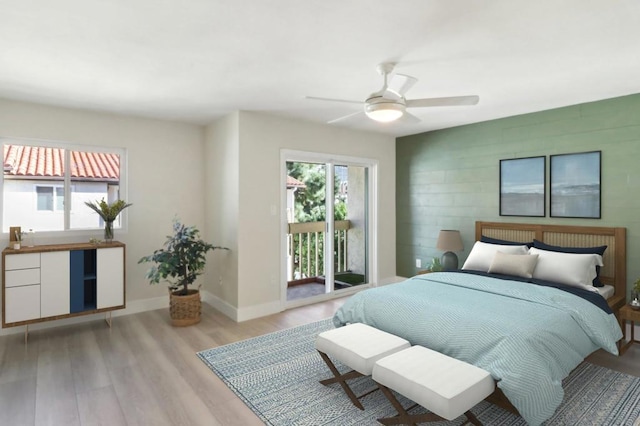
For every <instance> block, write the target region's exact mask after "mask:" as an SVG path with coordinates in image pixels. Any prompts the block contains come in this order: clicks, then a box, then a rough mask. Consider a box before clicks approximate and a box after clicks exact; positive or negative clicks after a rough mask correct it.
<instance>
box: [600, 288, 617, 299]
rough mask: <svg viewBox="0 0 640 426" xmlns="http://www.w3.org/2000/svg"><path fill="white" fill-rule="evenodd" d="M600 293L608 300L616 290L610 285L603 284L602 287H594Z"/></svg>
mask: <svg viewBox="0 0 640 426" xmlns="http://www.w3.org/2000/svg"><path fill="white" fill-rule="evenodd" d="M595 289H596V290H598V293H600V296H602V297H604V299H605V300H609V298H610V297H611V296H613V294H614V293H615V292H616V289H615V287H614V286H612V285H605V286H604V287H595Z"/></svg>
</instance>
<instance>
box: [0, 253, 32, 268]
mask: <svg viewBox="0 0 640 426" xmlns="http://www.w3.org/2000/svg"><path fill="white" fill-rule="evenodd" d="M39 267H40V253H27V254H8V255H6V256H5V257H4V269H5V270H6V271H9V270H12V269H28V268H39Z"/></svg>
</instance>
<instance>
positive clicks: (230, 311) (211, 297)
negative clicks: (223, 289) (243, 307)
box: [200, 290, 238, 322]
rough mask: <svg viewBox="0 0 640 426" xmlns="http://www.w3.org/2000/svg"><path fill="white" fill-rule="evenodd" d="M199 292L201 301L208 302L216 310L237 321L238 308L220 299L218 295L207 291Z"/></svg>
mask: <svg viewBox="0 0 640 426" xmlns="http://www.w3.org/2000/svg"><path fill="white" fill-rule="evenodd" d="M200 293H201V295H202V301H203V302H205V303H208V304H209V305H211V306H212V307H213V308H214V309H217V310H218V311H220V312H222V313H223V314H225V315H226V316H228V317H229V318H231V319H232V320H234V321H236V322H237V321H238V308H236V307H235V306H232V305H230V304H229V303H227V302H226V301H224V300H222V299H220V298H219V297H218V296H216V295H215V294H213V293H211V292H209V291H206V290H200Z"/></svg>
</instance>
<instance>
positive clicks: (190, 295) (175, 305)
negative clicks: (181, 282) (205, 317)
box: [169, 290, 202, 327]
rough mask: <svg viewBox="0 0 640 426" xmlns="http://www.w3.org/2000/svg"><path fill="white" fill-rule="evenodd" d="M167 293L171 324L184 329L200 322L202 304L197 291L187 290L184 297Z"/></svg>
mask: <svg viewBox="0 0 640 426" xmlns="http://www.w3.org/2000/svg"><path fill="white" fill-rule="evenodd" d="M177 293H179V291H174V292H169V295H170V297H169V314H170V315H171V324H172V325H174V326H175V327H186V326H188V325H193V324H197V323H199V322H200V312H201V307H202V303H201V302H200V292H199V291H198V290H188V291H187V294H186V295H180V294H177Z"/></svg>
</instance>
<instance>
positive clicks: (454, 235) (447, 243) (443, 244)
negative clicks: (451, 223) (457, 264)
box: [436, 229, 464, 251]
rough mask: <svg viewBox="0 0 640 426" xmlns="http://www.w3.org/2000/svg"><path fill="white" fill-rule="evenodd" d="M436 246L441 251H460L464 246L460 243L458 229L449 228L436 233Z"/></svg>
mask: <svg viewBox="0 0 640 426" xmlns="http://www.w3.org/2000/svg"><path fill="white" fill-rule="evenodd" d="M436 248H437V249H438V250H442V251H462V250H464V246H463V245H462V237H461V236H460V231H455V230H451V229H443V230H442V231H440V234H438V242H437V243H436Z"/></svg>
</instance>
